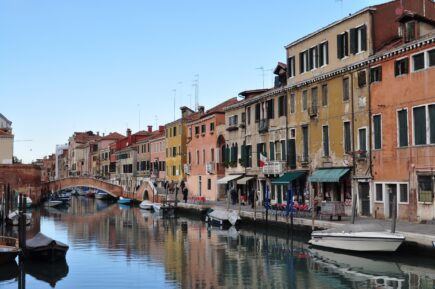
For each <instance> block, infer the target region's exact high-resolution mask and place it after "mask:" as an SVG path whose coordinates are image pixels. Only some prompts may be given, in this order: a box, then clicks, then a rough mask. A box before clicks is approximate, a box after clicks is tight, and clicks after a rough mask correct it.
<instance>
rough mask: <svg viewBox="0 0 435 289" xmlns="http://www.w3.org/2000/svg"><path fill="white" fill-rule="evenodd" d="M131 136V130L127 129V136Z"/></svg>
mask: <svg viewBox="0 0 435 289" xmlns="http://www.w3.org/2000/svg"><path fill="white" fill-rule="evenodd" d="M130 135H131V129H129V128H127V136H130Z"/></svg>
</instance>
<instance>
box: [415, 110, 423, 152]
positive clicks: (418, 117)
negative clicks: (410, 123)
mask: <svg viewBox="0 0 435 289" xmlns="http://www.w3.org/2000/svg"><path fill="white" fill-rule="evenodd" d="M414 135H415V140H414V142H415V144H416V145H421V144H426V107H424V106H420V107H415V108H414Z"/></svg>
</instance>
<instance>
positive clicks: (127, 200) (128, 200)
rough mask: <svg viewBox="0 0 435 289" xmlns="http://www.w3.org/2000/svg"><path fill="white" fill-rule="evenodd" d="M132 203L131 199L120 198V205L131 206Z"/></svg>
mask: <svg viewBox="0 0 435 289" xmlns="http://www.w3.org/2000/svg"><path fill="white" fill-rule="evenodd" d="M130 203H131V199H129V198H124V197H119V199H118V204H123V205H129V204H130Z"/></svg>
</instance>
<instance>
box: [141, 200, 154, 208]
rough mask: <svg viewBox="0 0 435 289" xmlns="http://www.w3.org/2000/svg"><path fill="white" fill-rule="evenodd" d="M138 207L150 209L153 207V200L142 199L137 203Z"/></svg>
mask: <svg viewBox="0 0 435 289" xmlns="http://www.w3.org/2000/svg"><path fill="white" fill-rule="evenodd" d="M139 207H140V208H141V209H144V210H152V209H153V202H150V201H148V200H145V201H142V202H141V203H140V204H139Z"/></svg>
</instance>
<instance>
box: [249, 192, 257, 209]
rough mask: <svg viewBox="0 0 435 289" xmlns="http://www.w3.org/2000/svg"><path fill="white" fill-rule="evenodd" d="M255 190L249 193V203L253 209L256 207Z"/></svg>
mask: <svg viewBox="0 0 435 289" xmlns="http://www.w3.org/2000/svg"><path fill="white" fill-rule="evenodd" d="M255 195H256V194H255V190H254V189H251V190H250V191H249V201H250V202H251V208H254V205H255Z"/></svg>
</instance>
